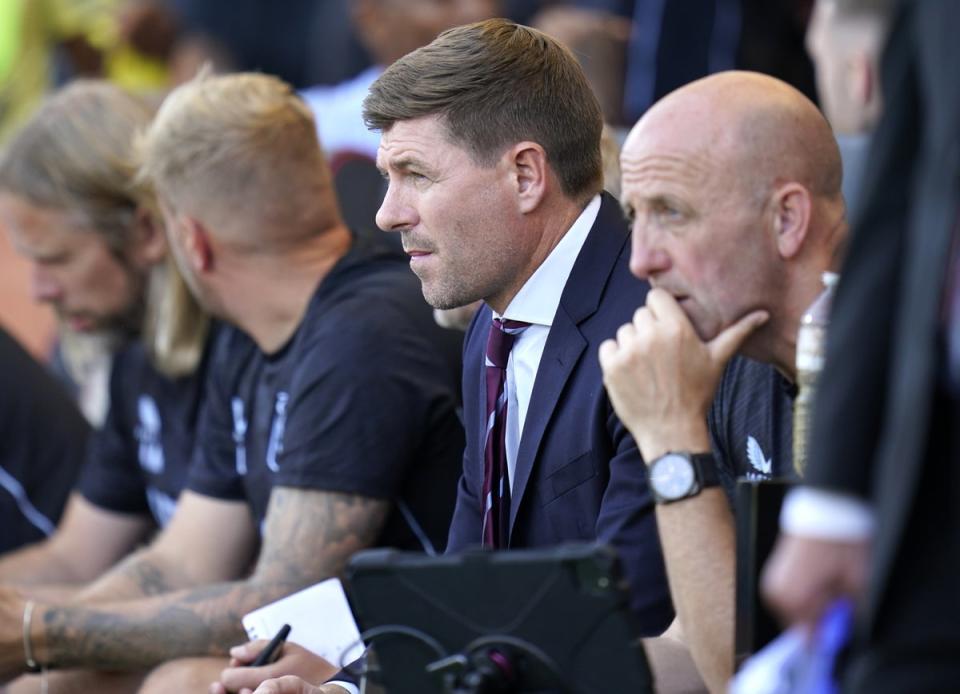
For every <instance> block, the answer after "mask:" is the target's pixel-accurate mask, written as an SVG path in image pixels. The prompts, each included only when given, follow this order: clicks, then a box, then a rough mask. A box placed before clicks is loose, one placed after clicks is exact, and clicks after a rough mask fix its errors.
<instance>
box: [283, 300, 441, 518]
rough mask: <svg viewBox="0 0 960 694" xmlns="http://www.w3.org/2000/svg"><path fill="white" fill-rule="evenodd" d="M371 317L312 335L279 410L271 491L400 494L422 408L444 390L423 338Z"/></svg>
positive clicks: (424, 414)
mask: <svg viewBox="0 0 960 694" xmlns="http://www.w3.org/2000/svg"><path fill="white" fill-rule="evenodd" d="M378 318H379V319H380V320H379V321H377V323H376V324H374V323H373V321H369V320H368V321H364V320H363V319H360V318H358V320H357V321H356V322H355V325H353V326H351V327H348V328H347V329H346V331H339V332H337V333H336V334H329V333H328V334H326V335H325V336H322V337H318V339H317V340H316V342H315V343H314V345H313V347H312V349H311V350H310V351H309V352H308V353H307V354H306V355H304V356H305V358H304V359H303V361H302V363H301V365H300V367H299V369H298V373H297V374H296V376H295V378H294V383H293V387H292V388H291V394H290V399H289V401H287V402H286V403H285V405H284V406H285V411H286V420H285V423H284V430H283V432H282V441H283V443H282V446H283V449H282V451H277V452H276V454H275V458H274V462H275V465H276V468H277V469H276V470H275V477H274V480H275V483H276V484H277V485H278V486H290V487H303V488H317V489H324V490H329V491H338V492H344V493H352V494H360V495H363V496H370V497H375V498H384V499H389V498H394V497H396V496H397V495H398V493H399V492H400V490H401V487H402V484H403V482H404V480H405V478H406V472H407V470H408V468H409V465H410V464H411V461H412V459H413V458H414V457H415V455H416V452H417V450H418V449H419V448H420V443H421V440H422V438H423V436H424V435H425V433H424V432H426V431H428V430H429V427H428V426H425V423H426V421H427V418H428V409H429V403H430V401H431V400H432V399H433V398H439V397H446V392H441V390H440V386H438V385H437V383H438V379H437V378H436V377H435V376H432V375H431V371H432V370H435V369H436V368H437V366H436V362H435V360H433V359H431V358H430V356H429V355H425V354H424V351H423V349H422V341H421V342H418V341H417V340H416V339H409V338H408V337H407V336H406V335H405V333H408V332H409V329H407V330H405V331H401V330H397V331H391V330H390V329H389V325H390V319H389V318H388V317H386V316H384V315H381V316H379V317H378ZM270 462H271V461H270V456H269V454H268V464H270Z"/></svg>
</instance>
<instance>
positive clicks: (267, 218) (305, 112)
mask: <svg viewBox="0 0 960 694" xmlns="http://www.w3.org/2000/svg"><path fill="white" fill-rule="evenodd" d="M138 152H139V157H140V162H141V164H140V173H139V177H140V179H141V180H148V181H151V182H152V183H153V184H154V186H155V187H156V189H157V192H158V193H159V195H160V197H161V198H162V199H163V200H164V201H165V202H167V203H169V204H170V205H171V206H172V207H174V208H175V209H177V210H181V211H184V212H187V213H189V214H191V215H194V216H197V217H199V218H201V219H203V221H204V222H205V223H207V224H208V225H209V226H210V227H211V229H212V230H213V231H214V233H215V234H217V235H219V237H220V238H222V239H223V240H224V241H228V242H234V244H235V245H236V246H237V247H246V248H247V249H249V250H258V251H267V250H270V249H272V248H277V247H278V242H282V241H283V240H284V239H286V240H292V237H293V235H302V234H303V233H304V232H305V231H306V232H308V233H314V232H316V231H317V230H318V228H322V227H323V224H319V225H318V219H317V218H318V217H322V216H326V217H327V218H330V217H334V218H338V217H339V213H338V212H337V207H336V200H335V197H334V195H333V189H332V184H331V179H330V173H329V170H328V169H327V166H326V162H325V160H324V157H323V152H322V150H321V148H320V143H319V141H318V139H317V133H316V125H315V123H314V120H313V115H312V114H311V112H310V110H309V109H308V108H307V106H306V105H305V104H304V103H303V101H301V100H300V98H299V97H298V96H297V95H296V94H295V93H294V91H293V89H292V88H291V87H290V86H289V85H288V84H286V83H285V82H283V81H281V80H279V79H277V78H275V77H270V76H268V75H262V74H256V73H239V74H231V75H221V76H214V77H209V76H206V75H201V76H199V77H197V78H196V79H194V80H192V81H191V82H188V83H186V84H184V85H181V86H180V87H178V88H177V89H175V90H174V91H173V92H171V94H170V95H169V96H168V97H167V98H166V99H165V100H164V102H163V104H162V105H161V106H160V109H159V111H158V113H157V116H156V118H155V119H154V121H153V123H152V124H151V126H150V127H149V128H148V129H147V130H146V131H145V133H143V135H142V137H141V138H140V139H139V142H138ZM264 231H268V232H269V233H270V237H269V239H267V238H265V236H264V233H263V232H264ZM279 245H281V246H282V243H280V244H279Z"/></svg>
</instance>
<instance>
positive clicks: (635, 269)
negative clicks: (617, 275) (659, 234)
mask: <svg viewBox="0 0 960 694" xmlns="http://www.w3.org/2000/svg"><path fill="white" fill-rule="evenodd" d="M669 269H670V256H669V255H668V254H667V252H666V251H665V250H664V249H663V248H662V247H661V246H660V245H659V244H657V243H654V242H653V240H652V239H651V238H650V235H649V234H647V233H646V232H645V231H644V230H643V229H639V228H638V225H634V228H633V233H632V234H631V245H630V272H632V273H633V274H634V275H636V276H637V277H639V278H640V279H642V280H646V279H650V277H653V276H655V275H657V274H659V273H661V272H665V271H667V270H669Z"/></svg>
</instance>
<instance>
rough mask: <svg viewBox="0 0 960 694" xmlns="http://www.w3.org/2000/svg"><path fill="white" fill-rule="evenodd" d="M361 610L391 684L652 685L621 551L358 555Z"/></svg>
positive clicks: (354, 566)
mask: <svg viewBox="0 0 960 694" xmlns="http://www.w3.org/2000/svg"><path fill="white" fill-rule="evenodd" d="M346 579H347V580H346V588H347V594H348V597H349V599H350V603H351V606H352V608H353V612H354V617H355V619H356V621H357V624H358V626H359V628H360V631H361V633H362V634H363V636H364V640H365V641H366V643H367V644H368V645H369V646H371V647H372V648H371V650H372V652H373V654H374V657H373V658H371V659H370V661H371V662H374V661H375V665H372V666H371V668H370V670H371V671H370V672H368V677H369V679H370V680H371V681H372V682H374V683H377V684H380V685H381V686H383V687H384V688H385V689H386V691H387V692H390V693H391V694H393V693H395V692H396V693H399V694H402V693H404V692H418V693H420V694H431V693H437V694H439V693H441V692H456V693H457V694H460V693H467V692H476V693H480V692H491V693H492V692H504V693H506V692H543V693H546V692H577V693H580V692H583V693H588V692H589V693H597V694H600V693H601V692H603V693H604V694H609V693H611V692H632V693H634V694H643V693H645V692H652V691H653V686H652V678H651V675H650V670H649V668H648V666H647V661H646V658H645V657H644V652H643V647H642V645H641V642H640V638H639V636H638V634H639V630H638V628H637V626H636V624H635V622H634V619H633V615H632V613H631V612H630V611H629V608H628V594H627V586H626V583H625V581H624V580H623V578H622V577H621V575H620V572H619V570H618V562H617V559H616V554H615V552H614V550H612V549H610V548H608V547H605V546H602V545H595V544H582V545H564V546H561V547H556V548H550V549H538V550H519V551H507V552H490V551H480V550H478V551H475V552H466V553H463V554H459V555H453V556H441V557H427V556H424V555H422V554H415V553H405V552H397V551H393V550H371V551H367V552H362V553H359V554H357V555H356V556H355V557H354V558H353V560H352V561H351V562H350V565H349V567H348V569H347V576H346Z"/></svg>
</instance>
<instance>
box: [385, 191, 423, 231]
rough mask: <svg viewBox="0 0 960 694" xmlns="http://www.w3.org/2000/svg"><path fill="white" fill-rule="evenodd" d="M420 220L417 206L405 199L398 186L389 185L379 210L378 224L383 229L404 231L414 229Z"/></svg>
mask: <svg viewBox="0 0 960 694" xmlns="http://www.w3.org/2000/svg"><path fill="white" fill-rule="evenodd" d="M418 221H419V216H418V215H417V210H416V208H414V207H413V206H412V205H411V204H410V203H409V202H408V201H406V200H404V199H403V196H402V195H400V193H399V191H398V190H397V186H394V185H393V184H391V185H389V186H387V193H386V195H384V196H383V202H382V203H381V204H380V209H379V210H377V226H378V227H380V228H381V229H382V230H383V231H403V230H405V229H412V228H413V227H415V226H416V225H417V222H418Z"/></svg>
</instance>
